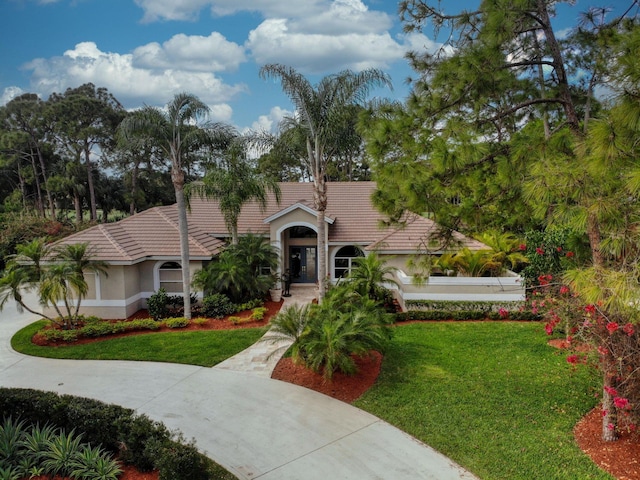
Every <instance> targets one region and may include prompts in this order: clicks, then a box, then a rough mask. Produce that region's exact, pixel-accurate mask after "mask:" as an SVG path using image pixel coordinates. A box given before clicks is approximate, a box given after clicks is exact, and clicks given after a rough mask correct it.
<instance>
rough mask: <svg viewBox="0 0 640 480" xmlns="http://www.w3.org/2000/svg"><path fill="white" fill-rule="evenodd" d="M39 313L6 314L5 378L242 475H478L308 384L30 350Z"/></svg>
mask: <svg viewBox="0 0 640 480" xmlns="http://www.w3.org/2000/svg"><path fill="white" fill-rule="evenodd" d="M34 320H35V319H34V317H33V315H31V314H20V313H18V312H17V311H16V309H15V307H13V305H6V306H5V309H4V310H3V311H2V312H1V313H0V385H2V386H4V387H19V388H34V389H40V390H47V391H53V392H57V393H63V394H71V395H78V396H83V397H90V398H95V399H98V400H101V401H104V402H107V403H115V404H118V405H122V406H124V407H128V408H132V409H135V410H136V411H137V412H138V413H141V414H145V415H147V416H149V417H150V418H152V419H154V420H158V421H161V422H163V423H164V424H165V425H167V426H168V427H169V428H171V429H179V430H180V431H181V432H182V433H184V435H185V436H186V437H187V438H194V439H195V440H196V442H197V445H198V447H199V448H200V449H201V450H202V451H203V452H204V453H205V454H206V455H207V456H209V457H210V458H212V459H213V460H214V461H216V462H218V463H219V464H220V465H222V466H224V467H225V468H226V469H228V470H229V471H230V472H232V473H234V474H235V475H236V476H238V478H241V479H261V480H275V479H278V480H286V479H301V478H305V479H309V480H316V479H317V480H325V479H333V480H339V479H345V480H346V479H356V480H368V479H384V480H404V479H407V480H409V479H411V480H415V479H438V480H448V479H452V480H453V479H475V478H476V477H475V476H474V475H472V474H471V473H469V472H467V471H465V470H464V469H462V468H461V467H460V466H458V465H456V464H455V463H454V462H452V461H451V460H450V459H448V458H447V457H445V456H443V455H441V454H440V453H438V452H436V451H435V450H433V449H432V448H430V447H429V446H427V445H425V444H424V443H421V442H419V441H418V440H416V439H414V438H413V437H411V436H409V435H407V434H406V433H404V432H402V431H401V430H399V429H397V428H395V427H393V426H392V425H390V424H388V423H386V422H384V421H382V420H380V419H379V418H377V417H375V416H373V415H371V414H369V413H366V412H364V411H362V410H359V409H357V408H355V407H353V406H351V405H348V404H346V403H343V402H340V401H338V400H335V399H333V398H330V397H327V396H325V395H322V394H319V393H316V392H314V391H311V390H308V389H306V388H302V387H298V386H295V385H291V384H288V383H285V382H280V381H277V380H272V379H270V378H264V377H261V376H257V375H252V374H250V373H246V372H238V371H233V370H225V369H217V368H204V367H197V366H189V365H177V364H166V363H153V362H125V361H90V360H83V361H75V360H52V359H44V358H36V357H30V356H25V355H22V354H19V353H17V352H15V351H14V350H13V349H12V348H11V345H10V340H11V337H12V335H13V334H14V333H15V332H16V331H18V330H19V329H20V328H22V327H23V326H26V325H28V324H29V323H31V322H33V321H34Z"/></svg>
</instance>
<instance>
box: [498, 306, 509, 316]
mask: <svg viewBox="0 0 640 480" xmlns="http://www.w3.org/2000/svg"><path fill="white" fill-rule="evenodd" d="M498 315H500V318H507V317H508V316H509V311H508V310H507V309H505V308H501V309H500V310H498Z"/></svg>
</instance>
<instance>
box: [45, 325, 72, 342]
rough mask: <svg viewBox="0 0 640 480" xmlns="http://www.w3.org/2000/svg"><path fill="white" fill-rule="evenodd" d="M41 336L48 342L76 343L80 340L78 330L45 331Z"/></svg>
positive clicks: (52, 329) (49, 329)
mask: <svg viewBox="0 0 640 480" xmlns="http://www.w3.org/2000/svg"><path fill="white" fill-rule="evenodd" d="M40 334H41V335H42V336H43V337H44V338H45V340H46V341H47V342H75V341H76V340H78V331H77V330H58V329H56V328H48V329H44V330H42V331H41V332H40Z"/></svg>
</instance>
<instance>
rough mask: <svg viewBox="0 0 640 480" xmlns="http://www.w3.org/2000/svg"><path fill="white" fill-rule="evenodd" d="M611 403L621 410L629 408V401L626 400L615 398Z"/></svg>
mask: <svg viewBox="0 0 640 480" xmlns="http://www.w3.org/2000/svg"><path fill="white" fill-rule="evenodd" d="M613 403H614V404H615V406H616V408H620V409H622V408H628V407H629V400H627V399H626V398H622V397H616V398H614V399H613Z"/></svg>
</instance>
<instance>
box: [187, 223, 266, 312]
mask: <svg viewBox="0 0 640 480" xmlns="http://www.w3.org/2000/svg"><path fill="white" fill-rule="evenodd" d="M277 262H278V254H277V252H276V249H275V248H274V247H273V246H271V244H269V242H268V241H267V240H266V239H265V238H263V237H260V236H257V235H245V236H243V237H241V238H240V239H239V241H238V244H237V245H229V246H228V247H227V248H226V249H225V250H224V251H223V252H222V253H220V254H219V255H218V256H217V257H215V258H214V259H213V260H212V261H211V263H209V264H208V265H207V266H206V267H205V268H203V269H202V270H199V271H198V272H196V274H195V276H194V281H193V284H194V286H196V287H197V288H200V289H202V290H203V291H205V292H217V293H222V294H224V295H226V296H227V297H229V298H230V299H231V300H232V301H233V302H243V301H244V300H246V299H250V298H262V297H264V296H265V295H266V293H267V292H268V291H269V289H270V288H271V286H272V285H273V276H272V275H263V274H262V273H261V269H262V268H263V267H265V268H266V267H268V268H270V269H272V270H273V269H275V268H276V266H277Z"/></svg>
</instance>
